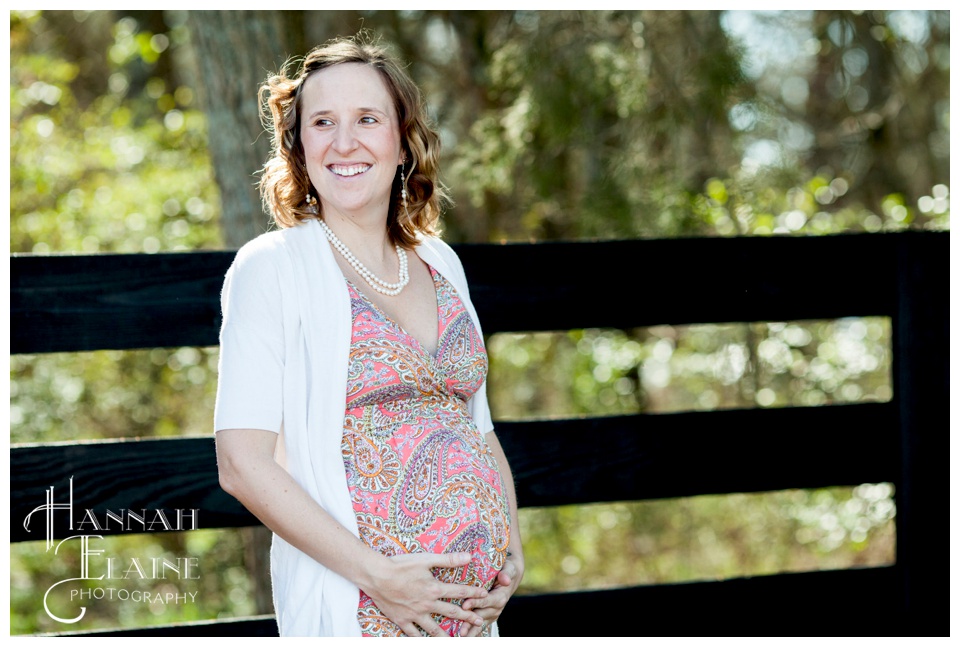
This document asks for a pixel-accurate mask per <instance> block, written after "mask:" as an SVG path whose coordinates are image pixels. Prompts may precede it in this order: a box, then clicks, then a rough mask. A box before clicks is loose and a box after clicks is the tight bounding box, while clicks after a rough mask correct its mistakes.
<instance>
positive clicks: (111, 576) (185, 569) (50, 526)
mask: <svg viewBox="0 0 960 647" xmlns="http://www.w3.org/2000/svg"><path fill="white" fill-rule="evenodd" d="M69 483H70V485H69V495H68V496H67V500H66V502H58V501H57V500H56V498H55V496H54V487H53V486H52V485H51V486H50V487H49V488H47V491H46V498H47V500H46V503H44V504H43V505H39V506H37V507H36V508H34V509H33V510H32V511H31V512H30V514H28V515H27V516H26V518H25V519H24V520H23V528H24V530H26V531H27V532H31V530H30V521H31V519H32V518H33V516H34V515H35V514H38V513H40V514H42V515H43V518H44V522H45V528H44V529H45V539H46V547H47V552H50V550H53V553H54V555H60V554H61V550H63V551H64V552H65V551H67V550H70V549H74V550H77V551H79V554H78V556H79V566H80V573H79V577H70V578H67V579H64V580H60V581H59V582H57V583H56V584H54V585H53V586H51V587H50V588H49V589H47V591H46V593H44V595H43V609H44V611H46V612H47V615H48V616H50V617H51V618H52V619H53V620H55V621H57V622H63V623H67V624H70V623H74V622H79V621H80V620H81V619H82V618H83V616H84V614H86V612H87V607H86V606H79V611H78V613H77V614H76V615H75V616H73V617H60V616H58V615H56V614H55V613H54V612H53V611H51V610H50V606H49V600H48V599H49V597H50V594H51V592H53V591H54V590H57V589H59V590H63V589H60V588H59V587H62V586H64V585H68V583H71V582H72V583H74V584H73V585H72V586H73V588H71V589H69V597H70V601H71V602H75V603H76V604H77V605H82V604H83V603H84V602H85V601H86V602H90V601H99V600H118V601H121V602H127V601H130V602H137V603H146V604H152V605H157V604H161V605H177V604H191V603H194V602H195V601H196V596H197V592H196V591H189V592H176V593H174V592H171V591H164V592H156V591H151V590H145V588H146V585H145V584H144V583H145V582H151V581H154V582H160V581H165V582H169V581H171V580H179V581H184V582H188V581H190V580H198V579H200V566H199V564H198V560H197V558H196V557H176V558H172V559H171V558H167V557H151V558H138V557H126V558H121V557H117V556H111V555H108V554H106V549H105V548H98V547H97V543H98V540H99V541H102V540H103V536H102V535H98V534H93V533H96V532H104V531H109V532H112V533H113V532H136V533H144V532H154V531H162V530H196V529H197V528H198V527H199V526H198V515H199V512H200V511H199V510H197V509H186V508H185V509H175V510H170V511H168V510H165V509H152V510H148V509H140V510H130V509H125V508H124V509H120V510H105V511H103V512H100V513H97V512H96V511H94V510H91V509H82V510H77V509H76V508H75V507H74V502H73V477H70V479H69ZM55 514H56V515H59V516H57V517H55ZM63 515H67V520H68V526H67V527H68V528H69V530H70V531H77V534H75V535H74V534H71V535H70V536H69V537H66V538H64V539H61V540H60V541H59V542H57V541H55V539H54V535H55V532H54V522H55V520H56V519H58V518H59V519H62V518H63ZM88 533H90V534H88ZM88 580H96V581H100V582H102V584H100V585H97V586H85V587H84V586H80V585H79V583H80V582H85V581H88ZM114 583H116V585H112V584H114ZM64 588H66V587H64Z"/></svg>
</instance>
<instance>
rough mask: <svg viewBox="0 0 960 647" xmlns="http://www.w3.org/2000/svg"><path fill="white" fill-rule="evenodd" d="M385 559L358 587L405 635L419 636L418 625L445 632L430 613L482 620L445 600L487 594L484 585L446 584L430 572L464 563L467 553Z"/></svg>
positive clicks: (439, 633)
mask: <svg viewBox="0 0 960 647" xmlns="http://www.w3.org/2000/svg"><path fill="white" fill-rule="evenodd" d="M386 559H387V562H386V566H385V567H384V568H382V569H380V568H377V569H374V571H373V572H372V573H371V578H370V581H369V582H366V583H363V585H361V587H360V588H362V589H363V591H364V593H366V594H367V595H369V596H370V597H371V598H372V599H373V601H374V602H375V603H376V605H377V607H378V608H379V609H380V611H382V612H383V614H384V615H385V616H387V617H388V618H389V619H390V620H392V621H393V622H394V623H396V624H397V626H399V627H400V629H401V630H402V631H403V632H404V633H405V634H406V635H408V636H420V635H421V634H420V631H419V630H418V629H417V627H418V626H419V627H420V628H422V629H423V630H424V631H426V632H427V633H428V634H429V635H431V636H445V635H447V634H446V632H445V631H444V630H443V629H441V628H440V625H438V624H437V622H436V621H435V620H434V619H433V617H432V615H431V614H440V615H442V616H444V617H446V618H453V619H455V620H463V621H465V622H468V623H470V624H473V625H476V626H478V627H479V626H481V625H482V624H483V618H481V617H480V616H479V615H478V614H477V613H474V612H473V611H466V610H464V609H462V608H461V607H460V606H458V605H456V604H453V603H452V602H448V601H447V600H448V599H451V598H452V599H467V598H484V597H486V596H487V591H486V589H484V588H483V587H479V586H467V585H466V584H448V583H446V582H441V581H440V580H438V579H437V578H436V577H434V575H433V569H434V568H456V567H458V566H465V565H467V564H468V563H469V562H470V559H471V555H470V553H450V554H439V555H438V554H434V553H408V554H404V555H395V556H393V557H387V558H386ZM381 564H383V562H381Z"/></svg>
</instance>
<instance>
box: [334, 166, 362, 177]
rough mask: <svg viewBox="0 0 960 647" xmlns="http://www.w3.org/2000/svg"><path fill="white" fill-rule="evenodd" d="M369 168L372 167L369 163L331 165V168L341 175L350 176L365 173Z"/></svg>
mask: <svg viewBox="0 0 960 647" xmlns="http://www.w3.org/2000/svg"><path fill="white" fill-rule="evenodd" d="M368 168H370V165H369V164H354V165H353V166H331V167H330V170H331V171H333V172H334V174H336V175H339V176H341V177H350V176H351V175H357V174H358V173H363V172H364V171H366V170H367V169H368Z"/></svg>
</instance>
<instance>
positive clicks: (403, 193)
mask: <svg viewBox="0 0 960 647" xmlns="http://www.w3.org/2000/svg"><path fill="white" fill-rule="evenodd" d="M405 164H406V160H404V161H402V162H400V199H401V200H403V215H404V216H406V218H407V219H408V220H409V219H410V213H409V212H408V211H407V174H406V173H405Z"/></svg>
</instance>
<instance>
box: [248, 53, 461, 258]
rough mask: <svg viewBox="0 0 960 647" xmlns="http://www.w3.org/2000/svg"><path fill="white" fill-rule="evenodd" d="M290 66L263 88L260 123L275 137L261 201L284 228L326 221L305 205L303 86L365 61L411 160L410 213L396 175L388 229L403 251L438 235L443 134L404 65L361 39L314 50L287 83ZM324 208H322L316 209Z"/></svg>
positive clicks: (443, 199) (263, 177)
mask: <svg viewBox="0 0 960 647" xmlns="http://www.w3.org/2000/svg"><path fill="white" fill-rule="evenodd" d="M292 62H293V61H287V62H286V63H285V64H284V65H283V67H282V68H281V70H280V72H278V73H277V74H275V75H272V76H270V77H269V78H268V79H267V81H266V82H265V83H264V84H263V85H262V86H260V91H259V99H260V108H261V121H262V122H263V126H264V128H265V129H266V130H267V131H269V132H270V133H271V135H272V149H273V150H272V154H271V157H270V159H269V160H267V163H266V164H264V166H263V170H262V172H261V177H260V184H259V187H260V197H261V199H262V200H263V205H264V208H266V209H267V210H268V211H269V212H270V214H271V215H272V216H273V219H274V221H275V222H276V223H277V225H278V226H279V227H283V228H287V227H294V226H296V225H298V224H300V223H303V222H305V221H307V220H310V219H313V218H318V217H322V215H323V214H322V212H320V211H315V210H314V208H311V207H308V205H307V203H306V197H307V194H311V193H312V194H313V195H314V196H316V193H317V192H316V191H315V190H314V189H313V186H312V184H311V183H310V178H309V177H308V176H307V170H306V159H305V157H304V153H303V143H302V141H301V139H300V120H301V114H300V113H301V103H302V101H301V98H300V94H301V88H302V87H303V83H304V81H306V80H307V78H308V77H309V76H310V75H311V74H313V73H314V72H317V71H318V70H322V69H324V68H327V67H331V66H333V65H340V64H342V63H362V64H364V65H369V66H370V67H372V68H373V69H375V70H377V71H378V72H379V73H380V76H381V78H382V79H383V81H384V84H385V85H386V87H387V91H388V92H389V93H390V96H391V97H393V102H394V107H395V108H396V110H397V116H398V118H399V123H400V142H401V148H402V150H403V151H404V153H405V157H406V159H407V160H408V161H409V162H410V163H408V164H407V165H406V167H405V168H406V174H407V177H406V182H407V208H406V210H404V208H403V206H402V205H401V204H400V189H401V187H402V183H403V181H404V178H403V177H401V172H400V169H399V168H398V170H397V175H396V178H395V179H394V182H393V190H392V192H391V195H390V210H389V212H388V215H387V231H388V234H389V237H390V240H391V242H392V243H394V244H398V245H401V246H402V247H404V248H406V249H412V248H413V247H415V246H416V245H417V238H418V235H419V234H427V235H435V234H436V233H438V230H437V221H438V219H439V217H440V210H441V207H442V206H443V204H444V203H446V202H448V198H447V194H446V191H445V190H444V187H443V185H442V184H441V183H440V178H439V176H440V165H439V162H440V136H439V135H438V134H437V132H436V131H435V130H434V129H433V127H432V126H431V124H430V122H429V119H428V117H427V114H426V108H425V105H424V102H423V100H422V99H421V96H420V89H419V88H418V87H417V85H416V84H415V83H414V82H413V80H412V79H411V78H410V76H409V75H408V74H407V72H406V70H404V69H403V67H402V66H401V64H400V62H399V61H398V60H397V59H396V58H394V57H393V56H391V55H390V54H388V53H387V51H386V50H385V49H384V48H383V47H381V46H379V45H377V44H374V43H372V42H369V41H368V40H367V39H366V38H365V37H364V36H363V35H358V36H356V37H352V38H337V39H334V40H331V41H328V42H327V43H325V44H323V45H321V46H319V47H316V48H314V49H312V50H311V51H310V52H309V53H308V54H307V55H306V57H304V59H303V61H302V63H301V65H300V69H299V73H298V74H297V75H296V76H295V77H293V78H290V77H288V76H287V68H289V67H290V65H291V63H292ZM315 207H316V209H319V208H320V205H319V203H318V204H317V205H316V206H315Z"/></svg>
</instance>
